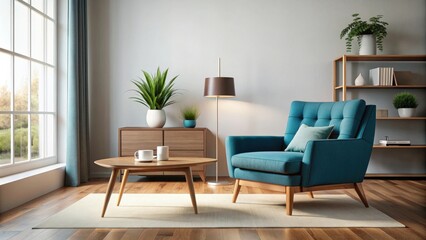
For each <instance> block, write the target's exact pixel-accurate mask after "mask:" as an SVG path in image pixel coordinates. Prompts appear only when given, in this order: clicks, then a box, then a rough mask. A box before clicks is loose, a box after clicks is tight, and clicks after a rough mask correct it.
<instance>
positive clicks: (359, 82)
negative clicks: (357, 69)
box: [354, 73, 365, 86]
mask: <svg viewBox="0 0 426 240" xmlns="http://www.w3.org/2000/svg"><path fill="white" fill-rule="evenodd" d="M354 83H355V86H363V85H365V79H364V77H363V76H362V74H361V73H360V74H359V75H358V77H357V78H356V79H355V82H354Z"/></svg>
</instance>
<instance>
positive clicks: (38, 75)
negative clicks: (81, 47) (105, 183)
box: [0, 0, 57, 177]
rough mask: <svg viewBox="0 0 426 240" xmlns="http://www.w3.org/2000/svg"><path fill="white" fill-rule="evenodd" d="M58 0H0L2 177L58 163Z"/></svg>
mask: <svg viewBox="0 0 426 240" xmlns="http://www.w3.org/2000/svg"><path fill="white" fill-rule="evenodd" d="M55 18H56V0H1V1H0V19H1V21H0V66H1V67H0V177H3V176H7V175H10V174H13V173H17V172H22V171H26V170H29V169H33V168H38V167H42V166H46V165H49V164H53V163H56V162H57V157H56V142H57V141H56V115H57V114H56V20H55Z"/></svg>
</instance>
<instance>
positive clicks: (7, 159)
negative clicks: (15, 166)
mask: <svg viewBox="0 0 426 240" xmlns="http://www.w3.org/2000/svg"><path fill="white" fill-rule="evenodd" d="M10 137H11V135H10V114H0V165H3V164H9V163H11V155H10V149H11V144H10V139H11V138H10Z"/></svg>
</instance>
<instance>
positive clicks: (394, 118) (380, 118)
mask: <svg viewBox="0 0 426 240" xmlns="http://www.w3.org/2000/svg"><path fill="white" fill-rule="evenodd" d="M376 120H426V117H404V118H403V117H377V118H376Z"/></svg>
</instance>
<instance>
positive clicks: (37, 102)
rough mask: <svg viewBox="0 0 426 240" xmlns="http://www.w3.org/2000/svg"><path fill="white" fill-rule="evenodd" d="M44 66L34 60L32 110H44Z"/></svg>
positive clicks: (32, 64) (32, 68) (32, 67)
mask: <svg viewBox="0 0 426 240" xmlns="http://www.w3.org/2000/svg"><path fill="white" fill-rule="evenodd" d="M44 83H45V80H44V66H43V65H41V64H39V63H35V62H32V63H31V108H30V110H31V111H43V110H44V100H45V98H44V96H45V93H44V89H45V87H44V85H45V84H44Z"/></svg>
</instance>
